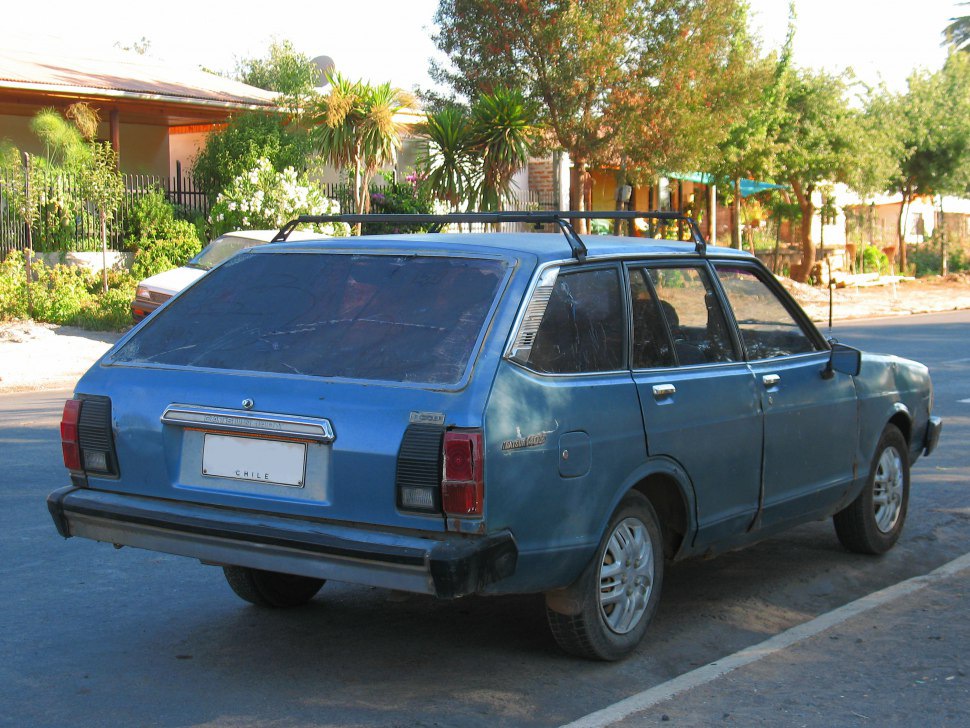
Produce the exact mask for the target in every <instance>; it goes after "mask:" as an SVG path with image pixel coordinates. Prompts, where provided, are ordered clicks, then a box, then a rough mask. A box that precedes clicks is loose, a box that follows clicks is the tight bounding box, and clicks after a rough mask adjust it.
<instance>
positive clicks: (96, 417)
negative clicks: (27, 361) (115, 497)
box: [61, 395, 119, 479]
mask: <svg viewBox="0 0 970 728" xmlns="http://www.w3.org/2000/svg"><path fill="white" fill-rule="evenodd" d="M61 451H62V452H63V454H64V466H65V467H66V468H67V469H68V470H71V471H72V473H73V475H77V476H79V477H81V478H82V479H83V477H84V474H85V473H87V474H90V475H98V476H107V477H117V476H118V472H119V471H118V457H117V455H116V454H115V446H114V435H113V434H112V432H111V400H110V399H108V398H107V397H96V396H91V395H88V396H85V397H84V398H82V399H69V400H67V402H65V403H64V414H63V416H62V417H61ZM73 475H72V477H73Z"/></svg>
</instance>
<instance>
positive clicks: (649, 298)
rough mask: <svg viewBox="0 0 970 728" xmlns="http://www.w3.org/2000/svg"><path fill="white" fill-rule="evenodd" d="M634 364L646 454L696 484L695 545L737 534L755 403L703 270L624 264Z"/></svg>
mask: <svg viewBox="0 0 970 728" xmlns="http://www.w3.org/2000/svg"><path fill="white" fill-rule="evenodd" d="M627 271H628V279H629V286H630V304H631V313H632V329H633V333H632V347H631V357H632V358H631V364H632V370H633V378H634V381H635V382H636V386H637V391H638V393H639V396H640V407H641V411H642V413H643V423H644V429H645V432H646V438H647V450H648V452H649V454H650V456H651V457H666V458H670V459H671V460H674V461H676V462H677V463H678V464H680V466H681V467H682V468H683V469H684V470H685V471H686V473H687V475H688V477H689V478H690V480H691V483H692V484H693V488H694V492H695V496H696V503H697V521H698V533H697V537H696V540H695V546H703V545H705V544H708V543H713V542H715V541H718V540H721V539H725V538H730V537H732V536H736V535H739V534H742V533H744V532H745V531H746V530H747V529H748V527H749V526H750V524H751V522H752V521H753V518H754V515H755V512H756V510H757V507H758V499H759V494H760V486H761V446H762V422H761V401H760V395H759V393H758V390H757V388H756V383H755V379H754V377H753V375H752V373H751V370H750V369H749V368H748V366H747V365H746V364H745V363H744V361H743V360H742V357H741V355H740V352H739V351H738V348H737V342H736V340H735V337H734V336H733V335H732V334H731V333H730V331H729V329H728V326H727V321H726V318H725V316H724V313H723V311H722V308H721V304H720V302H719V300H718V297H717V295H716V293H715V288H714V285H713V283H712V281H711V277H710V275H709V272H708V269H707V266H706V265H704V264H703V263H698V264H694V265H676V266H658V265H630V266H628V268H627Z"/></svg>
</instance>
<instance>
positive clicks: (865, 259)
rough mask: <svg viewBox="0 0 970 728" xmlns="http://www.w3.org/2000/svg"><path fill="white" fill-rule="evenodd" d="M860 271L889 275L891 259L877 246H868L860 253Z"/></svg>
mask: <svg viewBox="0 0 970 728" xmlns="http://www.w3.org/2000/svg"><path fill="white" fill-rule="evenodd" d="M859 271H860V272H861V273H879V274H880V275H886V274H887V273H889V258H888V257H887V256H886V254H885V253H884V252H882V251H881V250H880V249H879V248H877V247H876V246H875V245H866V246H865V247H864V248H862V250H861V251H859Z"/></svg>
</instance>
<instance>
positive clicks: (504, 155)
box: [471, 87, 535, 210]
mask: <svg viewBox="0 0 970 728" xmlns="http://www.w3.org/2000/svg"><path fill="white" fill-rule="evenodd" d="M471 121H472V144H473V150H474V152H476V153H477V155H478V157H479V158H480V160H481V184H480V187H479V194H478V198H479V207H480V208H481V209H483V210H499V209H501V208H502V202H503V200H504V199H506V198H508V197H509V196H510V195H511V193H512V178H513V177H514V176H515V174H516V172H518V171H519V170H520V169H522V168H523V167H524V166H525V164H526V162H528V161H529V146H530V144H531V142H532V139H533V137H534V135H535V128H534V127H533V125H532V123H531V119H530V114H529V112H528V110H527V109H526V105H525V100H524V99H523V98H522V95H521V93H519V92H518V91H510V90H509V89H507V88H504V87H498V88H496V89H495V90H494V91H493V92H492V93H485V94H482V95H480V96H479V97H478V98H477V99H476V100H475V103H474V104H472V109H471Z"/></svg>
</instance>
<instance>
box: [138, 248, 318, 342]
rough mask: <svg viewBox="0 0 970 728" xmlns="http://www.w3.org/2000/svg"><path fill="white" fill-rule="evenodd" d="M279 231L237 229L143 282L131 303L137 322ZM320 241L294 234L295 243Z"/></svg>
mask: <svg viewBox="0 0 970 728" xmlns="http://www.w3.org/2000/svg"><path fill="white" fill-rule="evenodd" d="M277 232H278V231H277V230H236V231H234V232H231V233H226V234H225V235H220V236H219V237H218V238H216V239H215V240H213V241H212V242H211V243H209V244H208V245H206V246H205V247H204V248H203V249H202V251H201V252H200V253H199V254H198V255H196V256H195V257H194V258H192V260H190V261H189V262H188V263H186V264H185V265H183V266H182V267H181V268H173V269H172V270H167V271H163V272H162V273H156V274H155V275H153V276H151V277H149V278H146V279H145V280H143V281H141V282H140V283H139V284H138V288H137V289H136V290H135V300H134V301H132V303H131V315H132V317H133V318H134V319H135V322H136V323H137V322H139V321H141V320H142V319H144V318H145V317H146V316H147V315H148V314H150V313H151V312H152V311H154V310H155V309H156V308H158V307H159V306H161V305H162V304H163V303H165V302H166V301H167V300H168V299H170V298H171V297H172V296H174V295H175V294H176V293H178V292H179V291H181V290H182V289H183V288H187V287H188V286H189V285H191V284H192V283H195V282H196V281H197V280H199V278H201V277H202V276H204V275H205V274H206V272H208V271H210V270H212V269H213V268H215V267H216V266H217V265H219V264H220V263H222V262H223V261H224V260H228V259H229V258H231V257H232V256H234V255H235V254H236V253H238V252H239V251H240V250H244V249H246V248H251V247H253V246H254V245H264V244H266V243H268V242H269V241H270V240H272V239H273V237H274V236H275V235H276V233H277ZM319 238H320V235H319V234H315V233H304V232H301V231H294V232H293V233H292V234H291V235H290V239H291V240H315V239H319Z"/></svg>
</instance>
